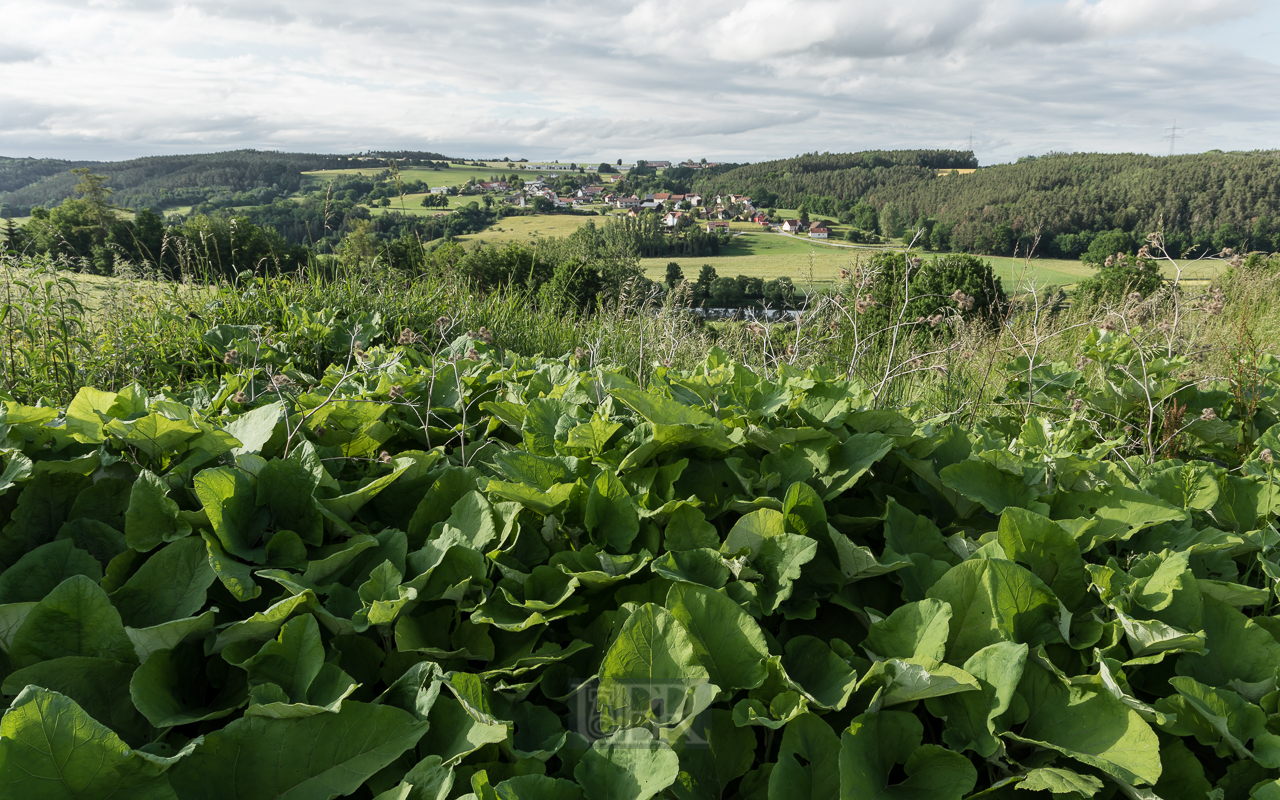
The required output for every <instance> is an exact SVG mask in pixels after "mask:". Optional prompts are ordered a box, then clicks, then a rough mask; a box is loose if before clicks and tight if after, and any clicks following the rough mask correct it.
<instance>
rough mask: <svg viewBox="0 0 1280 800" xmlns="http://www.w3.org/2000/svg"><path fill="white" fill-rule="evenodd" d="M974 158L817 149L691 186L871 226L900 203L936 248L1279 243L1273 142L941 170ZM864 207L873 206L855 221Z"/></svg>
mask: <svg viewBox="0 0 1280 800" xmlns="http://www.w3.org/2000/svg"><path fill="white" fill-rule="evenodd" d="M977 166H978V165H977V163H976V161H975V160H974V159H973V157H972V154H971V153H967V152H966V153H955V152H952V151H898V152H891V153H880V154H875V153H865V154H862V153H851V154H841V155H832V154H823V155H816V154H812V155H807V156H800V157H798V158H794V159H787V160H782V161H768V162H762V163H759V164H750V165H746V166H743V167H739V168H737V169H734V170H730V171H727V172H724V173H723V174H720V175H715V176H706V177H704V178H703V179H702V180H699V181H697V182H696V183H695V186H694V188H695V189H696V190H698V191H700V192H702V193H703V194H704V195H707V194H712V195H714V194H715V193H718V192H744V193H746V194H749V195H750V196H751V197H752V198H754V199H755V201H756V202H757V203H758V204H763V205H765V206H771V205H777V206H781V207H783V208H796V207H798V206H799V205H800V204H802V203H803V204H804V205H805V206H806V207H807V208H808V209H809V210H810V212H811V213H812V212H818V213H824V214H831V215H835V216H839V217H841V218H842V220H845V221H847V222H848V223H852V224H854V226H855V227H857V228H858V229H860V230H866V231H873V232H874V228H875V225H876V222H875V216H876V215H878V214H880V213H882V212H883V211H884V209H885V208H887V207H893V208H895V209H897V211H898V212H899V213H900V215H901V220H902V222H904V223H909V222H910V221H911V220H913V219H918V218H920V217H921V216H923V217H925V218H927V219H934V220H937V222H938V223H939V225H938V227H935V228H933V229H931V230H930V238H931V239H933V240H934V241H932V244H933V246H934V248H935V249H947V248H950V249H953V250H957V251H961V252H978V253H988V254H993V255H1011V254H1013V253H1014V252H1015V251H1016V252H1017V253H1019V254H1026V253H1027V252H1029V251H1030V250H1032V249H1033V248H1034V250H1035V252H1036V254H1037V255H1042V256H1053V257H1059V258H1075V257H1077V256H1080V255H1082V254H1084V253H1086V252H1087V251H1088V250H1089V248H1090V246H1091V244H1092V242H1093V240H1094V238H1095V237H1097V236H1099V235H1100V234H1105V233H1108V232H1112V231H1117V230H1118V231H1120V232H1122V233H1127V234H1134V233H1136V234H1137V239H1139V240H1141V238H1142V236H1144V235H1146V234H1148V233H1152V232H1155V231H1162V232H1163V233H1164V235H1165V240H1166V242H1167V246H1168V249H1169V251H1170V252H1171V254H1173V255H1174V256H1178V257H1193V256H1196V255H1204V254H1206V253H1216V252H1219V251H1221V250H1222V249H1223V248H1227V247H1230V248H1235V249H1244V250H1262V251H1268V252H1270V251H1274V250H1277V249H1280V243H1277V238H1278V237H1280V228H1277V225H1276V219H1277V213H1278V211H1280V208H1278V206H1280V192H1278V190H1277V188H1276V187H1277V186H1280V183H1278V182H1277V176H1278V175H1280V172H1278V171H1280V163H1278V162H1277V160H1276V157H1275V153H1274V152H1272V151H1265V152H1251V153H1222V152H1210V153H1202V154H1196V155H1182V156H1172V157H1158V156H1148V155H1138V154H1101V153H1052V154H1049V155H1046V156H1042V157H1040V158H1032V159H1022V160H1019V162H1018V163H1016V164H996V165H992V166H989V167H985V168H982V169H979V170H977V171H976V172H974V173H972V174H967V175H959V174H948V173H946V172H945V170H949V169H952V168H973V167H977ZM939 171H942V172H941V174H940V173H939ZM864 207H865V208H869V209H870V211H861V216H860V219H859V220H858V221H857V222H854V219H853V216H854V214H855V213H858V212H859V211H860V209H862V208H864ZM939 228H940V229H941V232H942V233H943V234H944V235H943V236H942V237H941V238H939V237H938V236H937V234H938V233H939ZM881 232H882V233H884V231H883V230H881ZM1117 249H1127V248H1118V247H1114V246H1107V248H1105V249H1104V251H1103V257H1105V256H1106V255H1110V254H1112V253H1115V252H1116V251H1117ZM1130 252H1131V251H1130Z"/></svg>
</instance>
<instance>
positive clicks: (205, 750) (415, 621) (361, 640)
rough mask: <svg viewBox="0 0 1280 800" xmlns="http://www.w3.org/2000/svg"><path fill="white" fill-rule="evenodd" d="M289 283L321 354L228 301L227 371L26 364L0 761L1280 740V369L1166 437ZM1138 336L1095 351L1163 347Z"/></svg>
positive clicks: (545, 779) (666, 779)
mask: <svg viewBox="0 0 1280 800" xmlns="http://www.w3.org/2000/svg"><path fill="white" fill-rule="evenodd" d="M296 325H297V326H298V327H299V328H305V327H307V326H309V325H318V326H320V327H324V328H326V329H327V330H328V331H329V333H328V335H329V336H330V337H331V341H332V342H333V345H334V346H335V347H336V348H337V350H336V351H337V352H338V353H341V352H342V348H341V343H343V342H345V343H346V352H347V355H346V357H345V358H338V359H335V360H333V362H332V363H329V364H328V365H327V368H326V369H324V370H323V374H322V375H320V376H318V377H316V378H309V377H308V376H306V375H303V374H301V373H300V371H298V370H297V369H296V364H295V363H294V350H293V348H292V346H282V345H280V344H279V343H270V342H267V341H264V340H261V339H259V338H257V337H256V336H255V335H254V332H253V331H252V330H250V329H248V328H239V329H238V328H234V327H231V326H217V327H215V328H212V329H207V330H206V332H205V338H206V339H207V341H208V343H209V346H210V347H211V348H213V350H214V351H215V352H217V353H219V354H221V356H222V359H223V361H224V362H225V363H227V364H228V365H230V366H231V367H232V369H231V370H228V372H227V373H226V374H225V375H223V376H222V377H221V378H220V379H219V380H218V381H217V382H215V383H210V384H206V385H204V386H202V387H195V388H192V389H191V390H189V391H184V392H162V393H151V392H148V391H147V390H145V389H143V388H142V387H141V386H137V385H131V386H126V387H123V388H122V390H120V391H98V390H95V389H91V388H83V389H80V390H79V391H78V392H77V393H76V395H75V397H74V399H73V400H72V401H71V402H70V403H69V404H67V405H66V407H65V408H50V407H43V406H32V405H24V404H22V403H17V402H13V401H6V402H4V404H3V409H4V413H5V416H4V419H3V428H2V429H0V430H2V431H3V435H4V439H3V447H4V450H3V470H2V471H0V508H3V509H4V519H5V520H6V522H5V524H4V526H3V527H0V565H2V566H3V569H0V619H2V620H3V621H4V624H3V625H2V626H0V649H2V650H3V657H2V658H0V675H2V676H3V690H4V692H5V693H6V694H8V695H11V696H13V695H16V698H15V699H14V700H13V701H12V703H11V704H10V706H9V708H8V710H7V711H6V713H5V716H4V718H3V720H2V721H0V781H3V783H4V785H5V786H10V787H15V788H16V789H17V790H20V791H21V793H22V794H23V796H24V797H28V796H29V797H33V798H37V799H39V798H46V797H48V798H63V797H85V796H108V795H110V794H112V793H113V792H114V793H116V794H120V795H122V796H124V795H127V796H130V797H140V798H152V797H155V798H173V797H177V798H184V799H185V798H203V797H210V798H212V797H231V796H235V797H238V798H243V799H244V800H257V798H276V797H286V796H288V797H331V796H347V795H356V796H364V797H371V796H379V797H396V798H413V797H433V798H435V797H454V796H459V797H461V796H474V797H476V798H482V797H489V798H493V797H499V798H503V797H505V798H513V797H538V798H540V797H554V798H560V797H564V798H571V797H583V796H586V797H626V798H637V799H641V798H650V797H658V796H664V797H676V798H686V797H687V798H704V797H706V798H719V797H727V798H733V797H742V798H752V797H761V798H783V797H786V798H791V797H797V796H803V797H811V798H824V800H825V799H827V798H830V800H836V799H837V798H846V797H849V798H853V797H863V796H878V795H884V796H893V797H928V798H955V800H959V798H962V797H965V796H967V795H969V794H970V793H972V792H981V791H984V790H993V792H994V793H998V792H1001V791H1005V792H1007V791H1008V790H1010V789H1013V788H1015V787H1016V788H1017V789H1019V790H1023V789H1025V790H1029V791H1028V792H1027V795H1026V796H1027V797H1029V798H1030V797H1035V796H1037V795H1036V794H1034V793H1035V792H1040V793H1041V794H1040V796H1045V797H1047V796H1049V794H1048V793H1049V792H1053V793H1058V794H1068V795H1071V794H1074V795H1078V796H1082V797H1091V796H1096V795H1099V794H1100V793H1105V792H1117V791H1118V792H1120V793H1123V794H1125V795H1127V796H1144V795H1145V796H1151V795H1155V796H1161V797H1178V796H1192V795H1195V796H1202V795H1205V794H1207V793H1209V792H1211V791H1215V790H1217V791H1219V792H1220V793H1224V794H1227V793H1229V795H1227V796H1240V797H1244V796H1247V795H1248V793H1249V790H1250V789H1253V790H1254V792H1255V796H1260V797H1265V796H1266V792H1269V791H1271V790H1270V789H1269V788H1265V787H1267V786H1269V785H1270V784H1274V783H1276V782H1277V780H1278V779H1280V771H1278V770H1280V736H1277V735H1276V734H1275V733H1273V731H1272V727H1273V725H1274V722H1273V719H1272V718H1273V717H1274V716H1275V713H1276V707H1275V698H1276V696H1277V695H1276V687H1275V680H1276V665H1277V664H1278V663H1280V641H1277V639H1276V634H1277V633H1280V628H1277V626H1276V624H1275V619H1276V618H1275V617H1274V616H1272V611H1273V608H1274V603H1275V600H1276V595H1275V591H1276V585H1277V584H1276V580H1275V578H1274V576H1277V575H1280V564H1278V563H1277V562H1276V548H1277V545H1278V544H1280V536H1278V535H1277V534H1276V531H1275V527H1274V521H1275V518H1276V512H1277V510H1280V502H1278V501H1280V485H1278V484H1277V482H1276V480H1275V475H1274V469H1273V464H1272V462H1273V457H1272V451H1271V448H1272V447H1275V446H1280V439H1277V436H1280V427H1276V425H1275V420H1274V417H1275V414H1276V413H1277V411H1280V404H1278V403H1277V395H1276V393H1275V391H1274V386H1273V385H1272V383H1270V382H1269V383H1268V384H1267V387H1266V390H1265V391H1262V390H1259V391H1260V392H1261V394H1260V395H1259V401H1258V404H1257V408H1258V409H1265V410H1266V413H1267V414H1270V415H1271V420H1272V421H1271V423H1270V427H1269V428H1268V429H1266V430H1264V431H1261V432H1260V433H1258V434H1257V437H1256V438H1257V442H1256V444H1252V445H1247V446H1246V447H1245V448H1243V449H1236V450H1232V449H1229V448H1222V447H1219V446H1217V445H1216V444H1214V443H1215V442H1217V441H1218V440H1219V439H1220V438H1221V437H1222V435H1223V433H1224V432H1223V431H1222V430H1219V429H1218V428H1217V427H1215V426H1212V425H1208V426H1201V427H1192V428H1189V429H1188V430H1187V434H1188V436H1189V437H1190V439H1191V440H1192V444H1191V445H1190V447H1189V449H1187V450H1186V451H1185V452H1186V453H1187V454H1188V455H1190V456H1191V458H1190V460H1185V461H1184V460H1178V459H1171V458H1164V459H1157V460H1150V459H1143V458H1132V457H1129V456H1128V455H1126V453H1125V452H1124V451H1123V450H1122V449H1120V441H1121V440H1119V439H1117V438H1114V437H1113V436H1112V435H1111V434H1112V432H1111V431H1109V430H1105V429H1099V428H1096V427H1094V426H1092V425H1091V424H1090V422H1089V419H1088V418H1085V417H1081V416H1078V415H1077V414H1076V413H1075V412H1066V411H1065V409H1064V408H1063V407H1061V406H1059V407H1057V408H1056V410H1048V411H1046V413H1043V414H1040V413H1031V414H1029V415H1027V416H1025V417H1024V418H1022V419H1017V418H1013V417H1007V416H1005V417H985V416H984V417H982V418H981V419H978V420H976V421H975V422H974V423H973V424H972V425H969V426H964V427H962V426H961V425H959V424H956V421H955V420H952V419H946V418H941V419H938V418H934V419H921V418H918V417H915V416H913V415H912V414H911V413H910V410H901V411H899V410H892V409H886V408H876V407H873V406H872V402H873V393H872V392H871V391H869V390H868V389H867V388H864V387H863V386H862V385H860V384H859V383H857V382H848V381H845V380H842V379H839V378H837V377H836V376H835V375H833V374H832V373H831V372H830V371H828V370H825V369H822V368H815V369H810V370H803V371H802V370H798V369H793V368H782V369H780V370H779V372H778V374H777V376H776V377H774V378H767V377H764V376H762V375H759V374H756V373H754V372H752V371H750V370H748V369H745V368H744V367H743V366H742V365H740V364H737V363H735V362H733V361H731V360H730V359H728V358H727V357H726V355H725V354H724V353H723V352H722V351H720V350H718V349H712V350H711V352H710V354H709V355H708V356H707V358H706V359H705V361H704V362H703V363H701V364H700V365H699V366H697V367H696V368H694V369H692V370H690V371H676V370H668V369H666V368H659V369H658V370H656V371H655V372H654V373H653V375H652V377H651V379H650V381H649V382H648V385H647V386H646V387H641V386H640V385H638V384H637V383H636V382H635V381H634V380H633V379H632V378H631V377H629V376H627V375H626V374H623V373H621V372H618V371H615V370H613V369H611V368H609V367H608V366H603V365H597V366H591V365H589V364H587V363H585V362H584V360H583V359H582V358H581V357H580V356H579V355H577V354H575V355H569V356H564V357H561V358H554V359H545V358H528V357H523V356H516V355H512V354H510V353H506V352H503V351H502V350H500V349H498V348H496V347H494V346H493V345H491V344H490V343H489V342H488V341H487V340H486V339H487V338H488V337H486V336H485V335H481V334H478V335H471V336H468V335H463V336H459V337H457V338H455V339H452V340H449V341H448V342H447V343H446V344H445V345H444V346H443V349H441V350H439V351H435V350H433V349H431V348H429V347H427V346H426V343H423V342H414V341H409V342H406V343H402V344H397V345H394V346H382V345H377V344H376V343H374V342H375V340H376V338H377V336H376V331H377V330H378V328H377V325H378V320H375V319H367V318H366V319H357V318H352V317H351V316H350V315H346V316H345V317H344V318H343V319H341V320H338V319H332V318H331V319H328V320H315V319H311V318H309V317H305V316H299V319H298V321H297V322H296ZM1131 341H1132V340H1131V339H1130V338H1127V337H1124V336H1120V335H1114V334H1112V333H1109V332H1106V331H1095V332H1094V334H1093V335H1092V337H1091V338H1090V340H1089V342H1088V344H1087V348H1086V352H1088V353H1090V354H1091V356H1090V357H1091V359H1092V360H1094V361H1095V362H1097V363H1099V364H1101V365H1104V367H1105V368H1106V369H1118V368H1119V367H1120V366H1126V365H1127V368H1128V369H1129V370H1130V371H1132V368H1133V366H1134V365H1135V364H1137V363H1139V361H1140V362H1141V363H1145V364H1148V365H1153V366H1152V368H1153V369H1165V368H1164V367H1163V366H1160V365H1159V364H1156V363H1155V362H1152V361H1151V360H1150V359H1147V360H1145V361H1143V360H1142V359H1144V358H1145V356H1143V354H1142V352H1141V351H1140V349H1135V348H1134V347H1133V346H1132V344H1131ZM1134 359H1138V360H1139V361H1135V360H1134ZM1034 366H1035V365H1032V367H1033V368H1034ZM1177 368H1178V367H1174V366H1170V367H1168V370H1174V369H1177ZM1014 370H1015V374H1016V372H1017V366H1016V365H1015V366H1014ZM1031 374H1032V375H1033V380H1035V381H1036V382H1037V383H1036V385H1037V386H1038V387H1040V390H1041V391H1044V392H1050V391H1058V389H1059V388H1061V387H1064V386H1067V385H1069V384H1070V382H1071V380H1072V378H1070V376H1064V375H1061V374H1053V375H1051V374H1049V373H1047V372H1037V371H1035V369H1033V370H1032V373H1031ZM1116 374H1119V373H1116ZM1160 374H1164V373H1160ZM1270 374H1272V375H1274V370H1273V371H1272V372H1271V373H1270ZM1156 379H1157V380H1159V378H1158V376H1157V377H1156ZM1046 386H1048V387H1057V388H1045V387H1046ZM1009 391H1010V392H1011V395H1012V396H1014V397H1016V396H1018V392H1019V391H1020V389H1019V387H1018V386H1017V385H1016V384H1015V385H1011V386H1010V388H1009ZM1064 391H1065V390H1064ZM1191 391H1192V393H1191V394H1190V395H1185V396H1186V397H1187V400H1188V402H1189V403H1191V402H1192V401H1193V400H1195V402H1200V403H1205V404H1215V403H1216V402H1217V401H1216V399H1215V397H1214V395H1213V393H1212V391H1205V392H1204V393H1203V394H1202V395H1196V394H1195V392H1196V391H1198V390H1194V389H1192V390H1191ZM1197 397H1199V398H1200V399H1198V400H1197V399H1196V398H1197ZM1090 402H1091V403H1095V402H1096V403H1097V404H1098V405H1099V407H1101V406H1102V403H1103V402H1104V400H1103V399H1102V398H1101V397H1099V398H1097V399H1096V400H1095V399H1091V400H1090ZM1193 408H1194V405H1193ZM1224 411H1225V409H1224ZM1219 421H1224V420H1219ZM1224 424H1227V425H1228V427H1230V425H1231V424H1233V423H1225V421H1224ZM1195 442H1200V443H1202V444H1199V445H1197V444H1195ZM1201 448H1204V449H1201ZM1202 453H1214V454H1215V456H1216V459H1217V461H1219V462H1221V463H1215V462H1214V461H1207V460H1204V459H1203V458H1201V457H1199V454H1202ZM1241 787H1243V788H1241ZM1254 787H1257V788H1254ZM468 791H470V792H472V793H473V794H472V795H467V792H468ZM1015 794H1018V795H1019V796H1021V794H1022V792H1021V791H1019V792H1016V793H1015Z"/></svg>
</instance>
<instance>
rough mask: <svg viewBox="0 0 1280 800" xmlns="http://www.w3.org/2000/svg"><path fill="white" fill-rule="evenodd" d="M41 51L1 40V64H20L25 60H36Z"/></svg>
mask: <svg viewBox="0 0 1280 800" xmlns="http://www.w3.org/2000/svg"><path fill="white" fill-rule="evenodd" d="M40 55H41V54H40V51H39V50H34V49H32V48H30V47H24V46H22V45H20V44H9V43H7V42H0V64H18V63H21V62H23V61H35V60H36V59H37V58H39V57H40Z"/></svg>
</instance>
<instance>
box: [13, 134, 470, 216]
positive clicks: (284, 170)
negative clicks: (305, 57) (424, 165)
mask: <svg viewBox="0 0 1280 800" xmlns="http://www.w3.org/2000/svg"><path fill="white" fill-rule="evenodd" d="M397 155H398V156H400V157H402V158H415V157H416V158H415V160H416V159H440V160H444V159H446V157H445V156H441V155H439V154H436V153H411V154H397ZM356 158H359V157H358V156H341V155H326V154H311V153H277V152H271V151H259V150H235V151H230V152H225V153H200V154H195V155H182V156H151V157H147V158H136V159H131V160H128V161H115V162H104V161H98V162H95V161H83V162H72V161H59V160H56V159H16V158H2V157H0V205H3V206H4V207H5V211H6V214H8V215H12V216H25V215H26V213H27V212H28V211H29V210H30V208H31V207H33V206H54V205H57V204H58V203H60V202H62V201H63V200H65V199H66V198H68V197H71V196H72V195H73V194H74V190H75V185H76V180H77V179H76V176H75V175H73V174H72V173H71V170H72V169H74V168H76V167H84V166H87V167H90V168H92V169H93V171H94V172H97V173H100V174H103V175H106V176H107V179H108V180H107V185H109V186H110V187H112V188H113V189H114V190H115V194H114V196H113V200H114V202H115V203H117V204H118V205H121V206H124V207H126V208H148V207H157V208H166V207H171V206H183V205H195V204H198V203H201V202H205V201H208V200H213V199H216V198H220V197H224V198H225V197H227V196H233V197H234V199H236V200H239V201H243V204H244V205H257V204H262V203H270V202H271V201H272V200H274V199H275V198H276V197H280V196H284V195H287V194H288V193H290V192H294V191H297V189H298V188H299V187H300V186H301V184H302V172H304V171H307V170H317V169H338V168H342V167H347V166H352V161H353V159H356ZM237 195H239V196H237Z"/></svg>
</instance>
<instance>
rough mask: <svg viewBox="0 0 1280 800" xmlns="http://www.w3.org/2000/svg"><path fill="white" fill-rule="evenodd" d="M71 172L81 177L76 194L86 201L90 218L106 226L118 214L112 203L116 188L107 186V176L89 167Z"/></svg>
mask: <svg viewBox="0 0 1280 800" xmlns="http://www.w3.org/2000/svg"><path fill="white" fill-rule="evenodd" d="M71 172H72V174H74V175H77V176H79V178H80V180H79V182H78V183H77V184H76V194H77V195H78V196H79V197H80V198H81V199H83V200H84V201H85V210H86V212H87V215H88V216H89V218H90V219H93V220H96V221H97V223H98V224H99V225H101V226H102V227H104V228H105V227H107V226H108V225H110V224H111V222H112V221H113V220H115V218H116V214H115V208H114V207H113V206H112V205H111V195H112V194H114V190H112V189H110V188H109V187H108V186H107V176H106V175H95V174H93V172H92V171H91V170H90V169H89V168H88V167H79V168H77V169H73V170H71Z"/></svg>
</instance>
